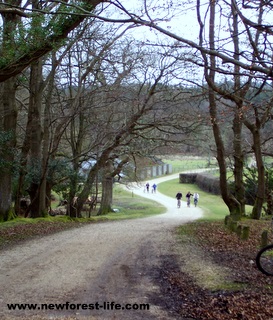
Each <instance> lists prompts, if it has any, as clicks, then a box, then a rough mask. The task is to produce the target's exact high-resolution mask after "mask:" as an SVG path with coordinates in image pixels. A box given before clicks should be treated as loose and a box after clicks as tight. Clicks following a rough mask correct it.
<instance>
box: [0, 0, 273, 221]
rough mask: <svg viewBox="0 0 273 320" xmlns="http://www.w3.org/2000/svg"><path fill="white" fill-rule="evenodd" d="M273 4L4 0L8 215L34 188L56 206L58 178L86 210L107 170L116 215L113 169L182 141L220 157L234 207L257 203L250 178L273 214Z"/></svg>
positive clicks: (0, 81) (2, 144)
mask: <svg viewBox="0 0 273 320" xmlns="http://www.w3.org/2000/svg"><path fill="white" fill-rule="evenodd" d="M272 8H273V5H272V4H271V3H270V2H269V1H263V0H254V1H247V0H242V1H235V0H229V1H214V0H212V1H200V0H196V1H167V2H166V1H148V0H143V1H139V2H135V4H134V6H133V5H132V3H131V5H129V4H127V3H126V2H125V1H121V2H119V1H115V0H113V1H111V0H110V1H100V0H88V1H65V2H63V1H19V0H9V1H2V2H1V3H0V14H1V20H0V21H1V23H0V28H1V29H0V32H1V37H0V41H1V47H0V50H1V54H0V123H1V125H0V173H1V179H0V221H7V220H10V219H12V218H14V217H16V216H18V215H22V212H21V211H22V208H21V205H20V204H21V200H22V198H28V199H29V204H28V206H27V209H26V210H25V211H24V213H23V214H24V216H29V217H31V218H37V217H43V216H46V215H47V214H48V213H49V212H50V208H51V204H50V202H51V194H52V191H55V192H57V193H61V194H62V195H63V196H64V197H65V199H66V200H67V215H69V216H70V217H78V216H80V215H81V211H82V209H83V206H84V204H85V203H86V202H88V201H89V202H90V201H93V199H95V198H96V197H97V192H98V190H97V183H98V182H99V183H100V185H101V192H102V193H101V205H100V210H99V213H98V214H104V213H106V212H109V211H111V196H112V186H113V180H114V178H117V177H118V176H121V174H123V175H126V176H127V178H128V179H131V180H135V179H137V178H138V177H137V173H138V168H139V166H141V159H150V158H151V157H152V156H155V155H159V154H160V155H164V154H172V153H183V154H191V155H201V156H208V155H209V156H213V157H216V159H217V162H218V166H219V177H220V190H221V196H222V198H223V200H224V202H225V204H226V205H227V207H228V209H229V212H230V216H231V217H232V219H234V220H239V219H241V217H242V216H243V215H244V214H245V205H246V191H248V190H246V187H247V184H246V177H247V178H248V180H249V181H250V185H251V188H252V193H253V210H252V218H254V219H260V218H261V217H262V214H263V212H264V211H266V212H267V213H269V214H272V208H271V206H272V192H271V189H272V187H271V183H270V181H271V180H272V178H271V175H272V172H271V158H272V155H273V145H272V138H273V136H272V99H273V95H272V77H273V71H272V70H273V69H272V36H273V28H272V13H271V11H272ZM189 14H190V15H191V16H192V17H193V18H192V20H193V21H192V22H193V24H194V26H195V29H194V30H190V29H189V26H187V24H186V23H187V22H186V21H187V20H186V19H185V20H184V18H185V17H186V16H187V15H189ZM174 19H179V25H180V27H179V28H176V27H175V26H173V25H172V21H173V20H174ZM139 30H142V31H141V33H142V36H141V37H140V36H139ZM137 34H138V36H136V35H137ZM143 34H144V35H143ZM249 163H251V164H252V165H251V167H250V168H249ZM230 172H232V180H233V183H232V184H231V183H230ZM250 177H251V179H250ZM121 180H122V179H121ZM249 188H250V187H249ZM92 197H94V198H92ZM75 200H76V201H75ZM265 203H266V206H265Z"/></svg>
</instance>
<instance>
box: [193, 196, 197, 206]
mask: <svg viewBox="0 0 273 320" xmlns="http://www.w3.org/2000/svg"><path fill="white" fill-rule="evenodd" d="M193 203H194V206H195V207H196V206H197V203H198V199H197V198H194V199H193Z"/></svg>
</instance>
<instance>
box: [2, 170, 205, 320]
mask: <svg viewBox="0 0 273 320" xmlns="http://www.w3.org/2000/svg"><path fill="white" fill-rule="evenodd" d="M166 178H167V179H171V178H173V177H171V176H169V177H165V178H160V179H155V180H153V181H149V182H150V183H151V184H152V183H153V182H154V181H155V182H156V183H159V182H161V181H163V180H166ZM133 192H134V193H135V194H140V195H142V196H146V197H150V198H152V199H154V200H156V201H158V202H160V203H162V204H163V205H164V206H165V207H166V208H167V211H166V213H165V214H162V215H158V216H154V217H149V218H145V219H136V220H126V221H118V222H106V223H98V224H92V225H88V226H85V227H82V228H80V229H73V230H69V231H64V232H61V233H58V234H55V235H53V236H49V237H43V238H41V239H38V240H35V242H33V241H31V242H27V243H24V244H23V245H22V246H16V247H14V248H13V249H11V250H5V251H3V252H1V254H0V270H1V273H0V288H1V291H0V319H13V318H14V317H19V318H20V319H22V318H23V317H26V319H63V318H64V319H81V318H85V319H130V320H134V319H174V318H175V315H172V312H171V310H168V308H167V307H165V303H164V296H161V293H160V290H159V286H158V284H157V282H156V281H155V279H156V272H157V270H158V268H159V266H160V264H161V261H162V257H166V256H172V255H174V254H175V253H174V246H175V241H176V240H175V236H174V234H173V230H174V228H175V227H176V226H177V225H180V224H182V223H185V222H187V221H190V220H193V219H196V218H198V217H200V216H201V215H202V212H201V210H200V209H199V208H194V207H192V208H187V207H186V205H185V202H183V205H182V208H180V209H177V208H176V201H175V199H174V198H173V199H172V198H169V197H166V196H163V195H161V194H159V193H158V192H157V193H156V194H147V193H144V192H143V186H140V187H139V188H134V189H133ZM67 302H69V304H68V303H67ZM96 302H98V304H99V305H100V306H103V304H104V303H106V304H105V306H106V307H108V309H111V306H112V305H111V304H110V303H111V302H115V303H116V304H120V305H121V306H122V307H123V306H124V305H125V304H146V303H148V304H149V305H150V309H149V310H130V311H129V310H104V308H100V309H99V310H89V306H88V309H87V310H82V308H81V307H80V308H79V310H76V309H75V308H74V307H75V304H87V305H89V304H96ZM8 303H23V304H30V303H32V304H38V306H40V304H66V303H67V305H66V306H65V307H64V310H55V308H53V307H52V310H47V311H45V310H41V309H40V310H31V311H29V310H28V311H27V310H25V311H22V310H20V311H18V310H17V311H9V310H8V308H7V304H8ZM67 306H68V308H67ZM85 307H86V306H84V308H85ZM134 307H137V305H134Z"/></svg>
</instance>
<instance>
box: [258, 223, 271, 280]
mask: <svg viewBox="0 0 273 320" xmlns="http://www.w3.org/2000/svg"><path fill="white" fill-rule="evenodd" d="M271 229H272V230H273V218H272V220H271ZM256 265H257V267H258V269H259V270H260V271H261V272H262V273H263V274H266V275H267V276H273V243H271V244H269V245H267V246H265V247H263V248H262V249H261V250H260V251H259V252H258V253H257V255H256Z"/></svg>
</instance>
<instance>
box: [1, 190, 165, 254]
mask: <svg viewBox="0 0 273 320" xmlns="http://www.w3.org/2000/svg"><path fill="white" fill-rule="evenodd" d="M155 203H156V202H154V201H152V200H150V199H146V198H141V197H138V196H135V195H134V197H132V194H131V193H130V192H127V191H124V190H122V189H121V188H120V187H117V188H114V196H113V204H114V205H113V207H114V208H115V209H117V210H116V211H115V212H111V213H109V214H107V215H103V216H92V217H91V218H75V219H72V218H70V217H67V216H55V217H50V216H49V217H46V218H36V219H30V218H17V219H14V220H11V221H7V222H4V223H0V248H5V247H7V246H10V245H13V244H17V243H21V242H22V241H25V240H28V239H31V238H33V237H37V236H45V235H50V234H53V233H56V232H59V231H63V230H67V229H70V228H77V227H81V226H83V225H86V224H89V223H96V222H104V221H112V220H123V219H136V218H144V217H147V216H151V215H155V214H160V213H163V212H164V211H165V208H164V207H163V206H160V205H158V203H156V205H155Z"/></svg>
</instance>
